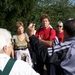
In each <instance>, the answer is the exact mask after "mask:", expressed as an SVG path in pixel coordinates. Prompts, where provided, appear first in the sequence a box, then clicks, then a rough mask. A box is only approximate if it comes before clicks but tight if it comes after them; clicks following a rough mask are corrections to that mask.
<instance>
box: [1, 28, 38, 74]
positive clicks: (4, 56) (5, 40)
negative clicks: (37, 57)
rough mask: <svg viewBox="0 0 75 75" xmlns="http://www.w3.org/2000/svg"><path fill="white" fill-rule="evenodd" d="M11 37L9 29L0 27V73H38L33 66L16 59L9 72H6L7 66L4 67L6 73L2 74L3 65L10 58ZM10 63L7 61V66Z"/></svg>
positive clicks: (11, 48)
mask: <svg viewBox="0 0 75 75" xmlns="http://www.w3.org/2000/svg"><path fill="white" fill-rule="evenodd" d="M11 39H12V36H11V33H10V31H8V30H7V29H4V28H0V75H1V73H2V75H39V73H37V72H35V71H34V70H33V68H32V67H31V66H30V65H29V64H28V63H27V62H25V61H23V60H16V61H15V63H14V64H13V67H12V68H11V70H10V72H9V74H7V72H8V70H9V67H7V68H6V74H4V69H5V66H6V65H7V63H8V61H9V59H10V58H11V57H10V55H11V53H12V50H13V44H12V41H11ZM12 60H14V59H12ZM11 63H12V62H11ZM11 63H9V66H11Z"/></svg>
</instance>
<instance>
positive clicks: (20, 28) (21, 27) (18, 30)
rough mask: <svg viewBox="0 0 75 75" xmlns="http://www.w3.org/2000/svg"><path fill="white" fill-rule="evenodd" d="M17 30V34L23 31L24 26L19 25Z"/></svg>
mask: <svg viewBox="0 0 75 75" xmlns="http://www.w3.org/2000/svg"><path fill="white" fill-rule="evenodd" d="M17 32H18V34H22V33H24V27H23V26H20V27H19V28H18V29H17Z"/></svg>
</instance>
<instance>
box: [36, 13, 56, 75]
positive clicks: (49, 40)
mask: <svg viewBox="0 0 75 75" xmlns="http://www.w3.org/2000/svg"><path fill="white" fill-rule="evenodd" d="M40 22H41V26H40V28H38V29H37V30H36V33H35V36H36V37H37V38H38V39H39V41H40V42H42V43H43V44H44V45H45V46H47V47H51V46H52V45H53V41H54V40H55V37H56V32H55V30H54V29H53V27H52V26H51V25H50V22H51V21H50V17H49V16H48V15H47V14H44V15H42V16H41V17H40ZM36 50H37V49H36ZM36 58H37V70H38V72H39V73H40V74H41V75H43V73H44V69H43V66H44V64H46V67H47V68H48V67H49V65H48V62H47V63H43V62H42V61H41V60H39V58H38V57H37V56H36ZM48 71H49V70H48Z"/></svg>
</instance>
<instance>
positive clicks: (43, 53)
mask: <svg viewBox="0 0 75 75" xmlns="http://www.w3.org/2000/svg"><path fill="white" fill-rule="evenodd" d="M29 40H30V45H31V47H32V50H33V51H34V52H35V53H36V55H37V57H39V59H40V60H42V61H43V62H45V60H46V58H47V55H48V53H47V47H46V46H45V45H43V44H42V43H41V42H40V41H39V40H38V39H37V38H36V37H35V36H34V35H32V36H30V37H29Z"/></svg>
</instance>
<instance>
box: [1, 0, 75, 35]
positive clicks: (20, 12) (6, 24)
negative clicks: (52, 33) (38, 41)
mask: <svg viewBox="0 0 75 75" xmlns="http://www.w3.org/2000/svg"><path fill="white" fill-rule="evenodd" d="M74 13H75V5H72V4H71V3H69V0H0V27H1V28H6V29H8V30H10V31H11V33H12V34H15V33H16V31H15V22H16V21H19V20H20V21H22V22H23V23H24V25H25V28H26V27H27V22H28V21H29V20H32V21H33V22H34V23H35V24H36V29H37V28H38V27H39V25H40V16H41V15H43V14H48V15H49V16H50V18H51V25H52V26H53V27H54V28H55V27H56V24H57V22H58V21H59V20H60V21H62V22H64V21H65V20H67V19H69V18H75V14H74Z"/></svg>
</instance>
